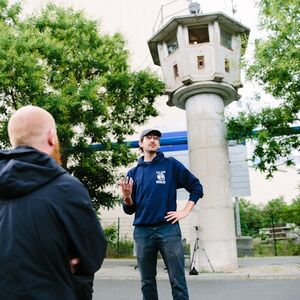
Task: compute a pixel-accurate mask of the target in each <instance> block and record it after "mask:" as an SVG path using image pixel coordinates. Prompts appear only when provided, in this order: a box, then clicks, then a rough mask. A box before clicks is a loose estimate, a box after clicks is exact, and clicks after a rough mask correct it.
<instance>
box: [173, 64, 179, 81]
mask: <svg viewBox="0 0 300 300" xmlns="http://www.w3.org/2000/svg"><path fill="white" fill-rule="evenodd" d="M173 73H174V78H175V79H176V78H177V77H178V76H179V73H178V66H177V64H176V65H174V66H173Z"/></svg>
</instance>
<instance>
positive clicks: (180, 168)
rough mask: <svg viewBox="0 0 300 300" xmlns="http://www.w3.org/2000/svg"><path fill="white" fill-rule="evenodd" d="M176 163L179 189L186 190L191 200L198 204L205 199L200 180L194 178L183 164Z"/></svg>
mask: <svg viewBox="0 0 300 300" xmlns="http://www.w3.org/2000/svg"><path fill="white" fill-rule="evenodd" d="M175 162H176V174H177V177H176V179H177V188H178V189H180V188H184V189H186V190H187V191H188V192H189V193H190V196H189V200H190V201H193V202H195V203H197V201H198V200H199V198H202V197H203V187H202V184H201V183H200V181H199V179H198V178H197V177H196V176H194V175H193V174H192V173H191V172H190V171H189V170H188V169H187V168H186V167H185V166H184V165H183V164H182V163H181V162H179V161H178V160H175Z"/></svg>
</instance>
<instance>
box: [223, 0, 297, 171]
mask: <svg viewBox="0 0 300 300" xmlns="http://www.w3.org/2000/svg"><path fill="white" fill-rule="evenodd" d="M258 5H259V8H260V29H261V30H262V31H265V32H266V34H267V38H262V39H258V40H256V42H255V54H254V62H253V63H252V64H249V65H248V67H247V77H248V79H250V80H255V81H257V82H258V83H259V85H260V86H261V87H263V88H264V90H265V91H266V92H267V93H268V94H270V95H272V96H273V97H274V99H275V100H274V101H277V102H279V104H278V106H277V107H276V108H269V107H268V108H263V109H262V111H261V112H258V113H254V112H247V113H246V112H243V113H241V114H240V115H239V117H238V118H229V119H228V123H227V133H228V138H230V139H236V138H240V139H251V140H253V141H255V149H254V154H253V157H252V159H253V160H254V159H256V158H259V163H258V164H257V168H258V169H259V170H261V171H263V172H266V173H267V177H270V176H272V173H273V172H274V171H276V170H277V166H276V162H277V161H278V159H279V158H285V160H286V164H287V165H288V166H289V165H292V164H293V161H292V159H291V158H290V157H291V152H292V151H293V149H299V147H300V139H299V135H297V134H296V132H295V131H293V130H291V129H290V126H291V125H293V124H294V123H295V122H297V121H299V109H300V101H299V90H300V78H299V74H300V60H299V40H300V35H299V25H300V24H299V15H300V6H299V1H297V0H260V1H258ZM256 128H258V129H259V131H258V132H257V134H255V135H253V134H252V131H253V130H254V129H256ZM237 133H238V134H237Z"/></svg>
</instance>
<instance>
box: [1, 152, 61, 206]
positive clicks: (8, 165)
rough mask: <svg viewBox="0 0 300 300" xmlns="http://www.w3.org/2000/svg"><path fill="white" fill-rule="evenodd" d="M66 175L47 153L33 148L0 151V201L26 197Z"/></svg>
mask: <svg viewBox="0 0 300 300" xmlns="http://www.w3.org/2000/svg"><path fill="white" fill-rule="evenodd" d="M64 173H66V171H65V170H64V169H63V168H62V167H60V166H59V165H58V164H57V163H56V161H55V160H54V159H53V158H52V157H51V156H49V155H47V154H46V153H43V152H41V151H39V150H37V149H34V148H31V147H18V148H16V149H13V150H2V151H0V199H1V200H6V199H12V198H16V197H21V196H24V195H26V194H28V193H30V192H32V191H34V190H36V189H38V188H40V187H41V186H43V185H45V184H47V183H48V182H50V181H52V180H53V179H54V178H56V177H57V176H60V175H62V174H64Z"/></svg>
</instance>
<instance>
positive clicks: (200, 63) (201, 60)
mask: <svg viewBox="0 0 300 300" xmlns="http://www.w3.org/2000/svg"><path fill="white" fill-rule="evenodd" d="M197 66H198V69H199V70H200V69H204V56H202V55H201V56H197Z"/></svg>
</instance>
